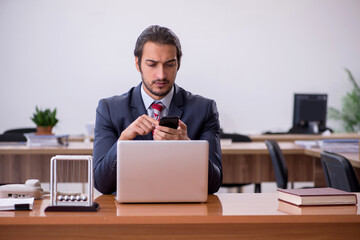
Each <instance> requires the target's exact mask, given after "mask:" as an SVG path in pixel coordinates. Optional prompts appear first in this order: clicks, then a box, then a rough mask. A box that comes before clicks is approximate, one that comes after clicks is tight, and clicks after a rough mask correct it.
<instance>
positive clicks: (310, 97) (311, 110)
mask: <svg viewBox="0 0 360 240" xmlns="http://www.w3.org/2000/svg"><path fill="white" fill-rule="evenodd" d="M326 112H327V94H298V93H296V94H295V95H294V116H293V127H292V128H291V129H290V133H300V134H317V133H321V132H323V131H325V130H326Z"/></svg>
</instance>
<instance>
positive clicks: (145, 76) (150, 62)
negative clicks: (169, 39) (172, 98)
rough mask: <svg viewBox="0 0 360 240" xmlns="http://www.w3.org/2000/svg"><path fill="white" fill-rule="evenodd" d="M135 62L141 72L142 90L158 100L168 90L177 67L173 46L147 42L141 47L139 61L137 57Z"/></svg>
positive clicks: (173, 79) (172, 83)
mask: <svg viewBox="0 0 360 240" xmlns="http://www.w3.org/2000/svg"><path fill="white" fill-rule="evenodd" d="M135 62H136V68H137V70H138V71H139V72H140V73H141V78H142V81H143V87H144V90H145V92H146V93H147V94H149V96H151V97H152V98H153V99H155V100H159V99H162V98H163V97H164V96H165V95H166V94H168V93H169V92H170V90H171V88H172V86H173V85H174V82H175V78H176V73H177V69H178V59H177V58H176V47H175V46H173V45H169V44H158V43H154V42H147V43H145V45H144V48H143V54H142V59H141V63H139V59H138V58H137V57H135ZM139 64H140V66H141V70H140V66H139Z"/></svg>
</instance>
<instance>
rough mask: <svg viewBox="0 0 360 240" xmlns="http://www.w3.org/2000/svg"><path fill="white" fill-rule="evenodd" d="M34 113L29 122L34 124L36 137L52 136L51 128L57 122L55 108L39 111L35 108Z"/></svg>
mask: <svg viewBox="0 0 360 240" xmlns="http://www.w3.org/2000/svg"><path fill="white" fill-rule="evenodd" d="M35 110H36V111H35V113H34V114H33V117H32V118H31V120H32V121H33V122H34V123H35V124H36V126H37V127H36V130H37V132H36V134H37V135H52V128H53V127H54V126H55V125H56V124H57V122H58V121H59V120H58V119H57V118H56V108H55V109H54V110H53V111H51V110H50V109H45V110H41V109H39V108H38V107H37V106H36V109H35Z"/></svg>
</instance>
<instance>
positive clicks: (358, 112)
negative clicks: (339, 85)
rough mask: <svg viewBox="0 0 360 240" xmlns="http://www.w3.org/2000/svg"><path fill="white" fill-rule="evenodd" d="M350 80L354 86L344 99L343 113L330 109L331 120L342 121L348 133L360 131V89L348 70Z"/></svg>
mask: <svg viewBox="0 0 360 240" xmlns="http://www.w3.org/2000/svg"><path fill="white" fill-rule="evenodd" d="M345 71H346V72H347V73H348V76H349V80H350V81H351V83H352V84H353V89H352V91H351V92H348V93H347V94H346V95H345V96H344V97H343V98H342V109H341V111H340V110H338V109H336V108H333V107H330V108H329V118H330V119H335V120H339V121H342V125H343V126H344V129H345V131H346V132H359V131H360V88H359V85H358V84H357V82H356V81H355V79H354V77H353V75H352V74H351V72H350V71H349V70H348V69H345Z"/></svg>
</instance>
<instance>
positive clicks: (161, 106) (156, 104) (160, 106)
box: [151, 102, 164, 112]
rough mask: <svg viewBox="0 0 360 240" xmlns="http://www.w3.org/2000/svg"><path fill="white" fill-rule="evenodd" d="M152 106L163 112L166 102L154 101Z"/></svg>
mask: <svg viewBox="0 0 360 240" xmlns="http://www.w3.org/2000/svg"><path fill="white" fill-rule="evenodd" d="M151 107H152V108H153V109H154V111H155V110H156V111H159V112H161V111H162V110H163V109H164V104H163V103H162V102H158V103H155V102H154V103H153V104H151Z"/></svg>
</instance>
